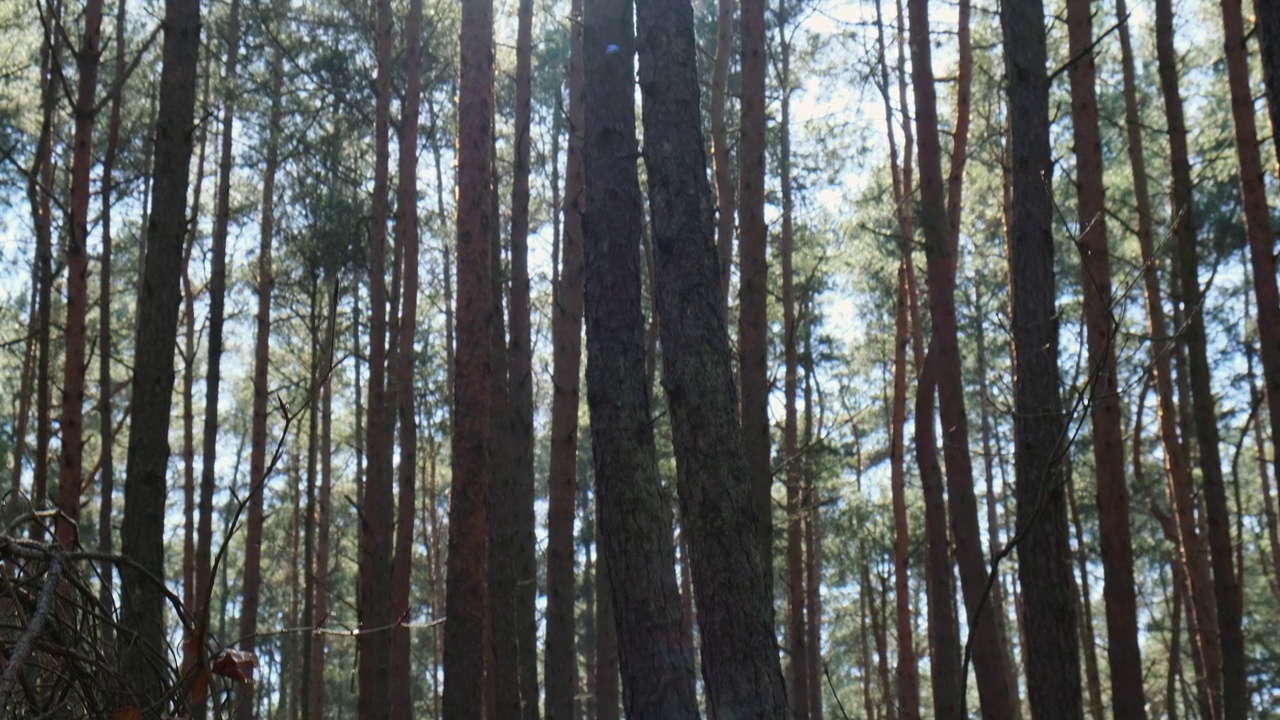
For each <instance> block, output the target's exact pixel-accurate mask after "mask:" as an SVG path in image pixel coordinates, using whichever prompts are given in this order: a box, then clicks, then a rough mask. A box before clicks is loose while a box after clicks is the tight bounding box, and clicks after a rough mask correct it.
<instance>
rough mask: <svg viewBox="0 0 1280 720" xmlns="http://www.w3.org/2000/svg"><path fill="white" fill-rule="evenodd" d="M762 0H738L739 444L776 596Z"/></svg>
mask: <svg viewBox="0 0 1280 720" xmlns="http://www.w3.org/2000/svg"><path fill="white" fill-rule="evenodd" d="M764 8H765V0H742V3H741V12H742V17H741V20H740V22H741V32H742V36H741V46H742V67H741V69H740V75H741V83H742V90H741V92H742V99H741V109H742V127H741V128H740V132H741V136H740V138H739V140H738V183H739V184H738V382H739V384H740V387H741V392H742V402H741V408H742V444H743V447H744V448H745V450H746V453H747V468H748V470H747V472H749V473H750V475H749V476H748V482H749V485H750V488H751V498H752V504H753V506H754V509H755V517H756V522H757V525H756V542H757V548H758V552H759V555H760V559H761V563H762V565H763V567H764V583H765V586H766V589H767V590H768V593H769V597H770V598H772V597H773V478H772V475H771V472H770V468H771V461H770V457H769V376H768V373H769V368H768V364H769V344H768V327H769V320H768V312H767V308H768V300H767V295H768V292H769V290H768V284H769V278H768V265H767V261H766V259H765V257H766V251H765V248H766V245H767V243H768V228H767V227H766V225H765V219H764V194H765V192H764V182H765V115H766V106H765V94H764V87H765V62H766V58H765V23H764Z"/></svg>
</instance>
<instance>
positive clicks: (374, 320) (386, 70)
mask: <svg viewBox="0 0 1280 720" xmlns="http://www.w3.org/2000/svg"><path fill="white" fill-rule="evenodd" d="M375 7H376V12H375V20H374V53H375V55H376V58H377V74H376V76H375V78H374V96H375V103H374V177H373V198H372V201H373V206H372V210H371V216H370V218H369V406H368V424H367V426H366V428H365V431H366V438H367V442H366V446H365V450H366V452H367V453H368V457H367V460H368V468H367V474H366V477H365V483H364V497H363V499H362V501H361V505H360V541H359V557H360V560H359V594H360V602H359V606H358V607H359V619H360V627H361V628H363V629H366V630H374V632H368V633H362V634H361V635H360V637H359V639H358V647H357V652H358V655H359V662H358V665H359V672H358V678H359V700H358V709H359V712H360V716H361V717H363V718H370V719H371V720H381V719H382V718H387V717H390V714H391V704H392V697H391V684H390V678H391V672H392V670H391V665H392V662H391V633H390V632H389V631H388V630H383V629H382V628H386V627H387V626H388V625H390V624H391V622H392V617H391V605H390V603H388V602H387V598H389V597H390V596H391V574H392V573H391V562H389V561H390V559H391V557H392V553H393V551H394V548H393V540H392V527H393V525H394V522H395V498H394V497H393V490H392V487H393V484H392V480H391V475H392V467H391V445H392V442H391V434H392V431H393V425H394V421H393V419H392V418H393V417H394V416H393V415H392V414H391V413H390V412H388V410H389V409H388V407H387V402H388V400H387V381H386V370H387V367H386V364H387V357H388V352H387V328H388V324H389V323H388V320H387V301H388V297H387V286H386V271H387V267H386V266H387V259H386V251H387V220H388V218H389V215H390V209H389V199H388V194H389V191H388V188H387V186H388V175H389V165H390V162H391V157H390V156H391V148H390V122H391V75H392V73H393V72H394V68H393V67H392V63H393V62H394V60H393V55H394V47H393V45H394V43H393V40H392V20H391V2H390V0H378V2H377V3H376V4H375ZM485 239H486V240H487V237H486V238H485ZM477 707H478V705H477Z"/></svg>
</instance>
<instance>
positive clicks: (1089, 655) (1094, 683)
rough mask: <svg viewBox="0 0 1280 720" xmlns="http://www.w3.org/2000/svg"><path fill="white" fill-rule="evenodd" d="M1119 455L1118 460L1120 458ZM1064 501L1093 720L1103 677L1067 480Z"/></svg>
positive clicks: (1099, 717)
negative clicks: (1073, 541) (1072, 539)
mask: <svg viewBox="0 0 1280 720" xmlns="http://www.w3.org/2000/svg"><path fill="white" fill-rule="evenodd" d="M1123 459H1124V458H1123V456H1121V460H1123ZM1067 504H1068V505H1069V506H1070V510H1071V524H1072V526H1073V527H1074V528H1075V532H1076V552H1075V556H1076V565H1077V567H1078V568H1079V571H1080V581H1079V583H1077V582H1076V580H1075V575H1074V574H1072V576H1071V581H1072V589H1073V591H1074V592H1075V595H1076V597H1077V598H1078V599H1079V603H1080V604H1079V608H1080V618H1079V619H1080V638H1081V643H1082V648H1081V649H1082V650H1083V651H1084V676H1085V690H1086V692H1088V694H1089V695H1088V697H1089V707H1088V711H1089V716H1090V717H1091V718H1093V720H1103V718H1104V716H1105V710H1104V708H1103V705H1102V679H1101V678H1100V677H1099V675H1098V646H1097V640H1096V639H1095V638H1094V633H1093V608H1092V606H1093V596H1092V595H1091V594H1090V592H1089V559H1088V554H1087V553H1086V552H1085V539H1084V524H1083V523H1082V522H1080V508H1079V507H1078V506H1077V505H1076V489H1075V483H1074V482H1073V481H1072V480H1071V478H1070V477H1068V479H1067Z"/></svg>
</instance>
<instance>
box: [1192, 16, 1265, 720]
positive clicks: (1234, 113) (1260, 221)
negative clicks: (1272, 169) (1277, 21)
mask: <svg viewBox="0 0 1280 720" xmlns="http://www.w3.org/2000/svg"><path fill="white" fill-rule="evenodd" d="M1221 5H1222V25H1223V32H1224V38H1223V40H1224V46H1225V52H1226V64H1227V78H1228V80H1227V84H1228V87H1229V88H1230V90H1231V117H1232V120H1233V121H1234V125H1235V136H1236V155H1237V157H1238V158H1239V161H1240V198H1241V202H1242V204H1243V205H1244V227H1245V235H1246V237H1247V238H1248V240H1249V258H1250V260H1251V262H1252V265H1253V290H1254V297H1255V299H1256V301H1257V310H1258V318H1257V320H1258V336H1259V349H1260V350H1261V352H1260V355H1261V357H1262V369H1263V376H1264V378H1265V382H1264V383H1263V388H1264V392H1265V393H1266V396H1267V407H1268V411H1269V412H1268V415H1269V418H1270V420H1271V437H1272V443H1273V444H1275V447H1276V448H1280V439H1277V438H1280V289H1278V288H1277V285H1276V255H1275V233H1274V232H1273V231H1272V227H1271V211H1270V210H1269V209H1268V207H1267V191H1266V184H1265V180H1266V178H1265V175H1264V171H1263V168H1262V155H1261V151H1260V149H1259V146H1258V132H1257V127H1256V121H1255V119H1254V103H1253V90H1252V88H1251V86H1250V82H1249V59H1248V51H1247V48H1246V47H1245V32H1244V19H1243V17H1242V12H1241V7H1240V6H1241V2H1240V0H1222V2H1221ZM1265 33H1266V31H1265V30H1264V31H1263V34H1264V35H1265ZM1264 65H1267V66H1270V65H1271V63H1269V62H1264ZM1266 75H1267V76H1268V77H1270V76H1271V75H1270V73H1269V72H1268V73H1266ZM1271 85H1272V86H1274V85H1275V82H1274V78H1273V82H1272V83H1271ZM1188 265H1189V263H1188V262H1187V261H1186V260H1185V259H1184V261H1183V268H1182V272H1183V281H1182V282H1183V291H1184V293H1185V292H1186V291H1187V290H1188V289H1190V287H1189V286H1193V287H1194V289H1195V291H1196V294H1197V295H1198V294H1199V292H1198V291H1199V286H1198V283H1199V279H1198V278H1196V277H1195V275H1193V274H1192V273H1193V272H1194V271H1195V265H1194V264H1190V267H1188ZM1185 307H1186V309H1187V314H1188V316H1191V315H1194V316H1195V317H1196V318H1198V319H1200V321H1201V322H1203V318H1202V315H1201V312H1200V306H1199V304H1196V305H1186V306H1185ZM1199 341H1200V338H1198V337H1197V338H1194V339H1192V340H1189V341H1188V359H1189V361H1190V366H1191V368H1190V369H1191V402H1192V406H1193V407H1194V410H1195V417H1196V423H1195V427H1196V439H1197V440H1199V444H1200V471H1201V474H1202V476H1203V479H1204V501H1205V507H1206V509H1207V511H1208V512H1207V515H1208V520H1209V533H1208V534H1209V551H1210V553H1211V558H1212V562H1213V594H1214V598H1215V599H1216V600H1217V605H1218V631H1219V633H1220V634H1221V638H1222V701H1223V702H1222V709H1223V718H1224V720H1244V718H1245V716H1246V715H1247V714H1248V711H1249V687H1248V665H1247V660H1246V655H1245V647H1244V631H1243V628H1242V615H1243V610H1244V608H1243V598H1242V597H1241V590H1240V584H1239V582H1238V580H1237V578H1236V573H1235V567H1234V565H1235V559H1234V558H1233V557H1232V554H1233V552H1234V551H1233V549H1232V543H1231V515H1230V509H1229V508H1228V507H1227V495H1226V488H1225V486H1224V484H1223V478H1222V463H1221V461H1220V459H1219V454H1218V439H1219V438H1218V423H1217V417H1216V415H1217V413H1216V411H1215V409H1214V399H1213V390H1212V387H1211V386H1210V380H1209V372H1210V370H1209V363H1208V358H1207V353H1206V351H1205V348H1204V346H1203V345H1202V344H1199Z"/></svg>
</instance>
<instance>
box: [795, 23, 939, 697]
mask: <svg viewBox="0 0 1280 720" xmlns="http://www.w3.org/2000/svg"><path fill="white" fill-rule="evenodd" d="M899 8H901V3H899ZM899 17H901V9H899ZM899 30H900V31H901V28H900V29H899ZM876 36H877V43H876V48H877V50H876V52H877V64H878V65H879V72H880V83H879V85H880V96H881V98H882V99H883V101H884V107H885V130H886V133H887V134H888V137H889V167H890V171H891V174H892V180H893V190H894V193H893V195H894V203H895V206H896V207H897V208H898V210H897V212H896V213H895V216H896V218H897V221H898V232H899V234H900V235H901V238H900V239H899V244H900V246H901V247H902V249H903V253H902V254H903V257H902V260H901V261H900V262H899V264H898V285H897V291H896V294H895V313H894V339H893V342H894V346H893V347H894V354H893V398H892V401H891V404H892V408H893V409H892V413H891V419H890V422H891V428H890V431H889V432H890V447H889V461H890V487H891V493H892V503H893V548H894V549H893V556H894V563H893V564H894V586H893V587H894V614H895V626H896V629H897V640H898V643H897V644H898V664H897V668H896V669H895V677H896V678H897V698H896V702H897V703H898V710H899V712H900V713H901V714H902V717H903V720H918V719H919V717H920V669H919V666H918V664H917V661H916V655H915V641H914V640H913V639H912V627H911V623H912V620H913V618H914V614H913V613H912V611H911V590H910V578H909V571H910V562H911V533H910V529H909V527H908V525H907V504H906V422H907V372H908V370H907V345H908V344H910V343H911V341H912V340H911V339H912V329H911V327H912V324H911V313H910V306H911V301H910V299H909V298H908V285H907V277H908V273H909V272H910V271H911V268H910V263H911V253H910V251H909V250H908V248H909V247H910V243H911V241H912V239H913V238H912V236H913V234H914V232H915V231H914V228H913V227H912V219H911V214H910V212H909V211H908V209H907V207H906V205H907V203H906V202H905V198H906V195H907V193H908V192H909V191H908V190H907V188H906V187H904V180H908V179H909V177H910V174H909V172H904V170H907V171H909V169H910V152H909V151H908V153H907V155H906V157H905V162H906V167H905V168H904V167H902V166H899V164H898V142H897V136H896V133H895V132H894V121H893V103H892V101H891V100H890V90H889V88H890V85H889V65H888V62H887V61H886V55H887V54H888V48H887V45H886V42H885V34H884V13H883V10H882V5H881V3H880V2H879V1H877V2H876ZM920 361H921V358H920V354H919V351H917V355H916V363H917V369H919V365H920ZM806 407H807V404H806ZM806 411H807V410H806ZM917 452H921V449H920V447H919V445H917ZM935 465H936V460H935ZM924 467H925V466H924V464H923V463H922V464H921V468H922V469H923V468H924ZM945 538H946V529H945V520H944V526H943V541H944V546H945ZM929 597H930V603H931V605H932V598H933V595H932V594H930V596H929ZM953 620H954V618H953ZM929 628H930V640H931V641H932V639H933V634H932V633H933V630H934V629H935V628H934V626H933V617H932V615H931V616H930V624H929ZM931 644H932V643H931ZM934 657H935V660H934V663H935V665H934V671H933V677H934V678H935V682H941V683H943V684H944V686H949V684H950V683H952V682H954V681H955V677H951V678H947V677H946V676H945V675H946V672H947V665H946V662H945V660H944V661H943V663H942V664H941V665H939V664H937V657H938V656H936V655H935V656H934ZM957 669H958V668H952V670H957ZM939 673H942V675H943V677H942V678H939ZM956 687H958V683H956ZM940 717H941V715H940Z"/></svg>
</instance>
